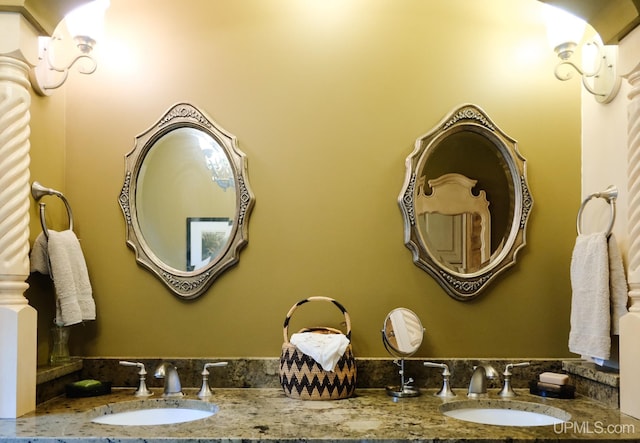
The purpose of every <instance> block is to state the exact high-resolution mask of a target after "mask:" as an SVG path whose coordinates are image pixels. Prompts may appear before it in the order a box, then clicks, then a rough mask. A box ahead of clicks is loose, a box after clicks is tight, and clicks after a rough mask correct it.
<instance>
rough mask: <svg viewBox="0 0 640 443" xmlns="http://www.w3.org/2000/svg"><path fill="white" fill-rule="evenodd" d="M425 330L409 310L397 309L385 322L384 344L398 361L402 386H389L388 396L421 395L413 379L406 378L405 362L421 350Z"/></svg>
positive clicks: (395, 361)
mask: <svg viewBox="0 0 640 443" xmlns="http://www.w3.org/2000/svg"><path fill="white" fill-rule="evenodd" d="M423 335H424V328H423V327H422V322H421V321H420V319H419V318H418V316H417V315H416V314H415V313H414V312H413V311H411V310H409V309H407V308H396V309H394V310H393V311H391V312H390V313H389V314H388V315H387V318H385V320H384V327H383V328H382V343H383V344H384V347H385V348H386V349H387V351H388V352H389V354H391V355H392V356H393V357H395V358H397V359H398V360H399V361H398V360H394V363H395V364H396V365H398V366H399V367H400V370H399V371H398V373H399V374H400V384H399V385H398V386H387V394H388V395H391V396H392V397H416V396H418V395H420V391H419V390H418V389H417V388H414V387H413V386H411V383H413V379H412V378H406V377H405V372H404V360H405V358H407V357H410V356H412V355H413V354H415V352H416V351H417V350H418V349H419V348H420V345H421V344H422V337H423Z"/></svg>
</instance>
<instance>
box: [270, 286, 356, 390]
mask: <svg viewBox="0 0 640 443" xmlns="http://www.w3.org/2000/svg"><path fill="white" fill-rule="evenodd" d="M310 301H327V302H331V303H333V304H334V305H335V306H337V307H338V309H340V311H341V312H342V314H343V315H344V318H345V320H346V328H347V333H346V336H347V338H348V339H349V340H351V319H350V318H349V314H348V313H347V311H346V310H345V308H344V307H343V306H342V305H341V304H340V303H338V302H337V301H335V300H334V299H332V298H329V297H309V298H307V299H304V300H302V301H299V302H298V303H296V304H295V305H293V307H292V308H291V309H290V310H289V313H288V314H287V318H286V319H285V320H284V329H283V335H284V343H283V344H282V353H281V354H280V384H281V385H282V389H283V390H284V393H285V394H286V395H287V396H288V397H291V398H296V399H301V400H339V399H342V398H348V397H351V395H353V392H354V391H355V389H356V360H355V358H354V357H353V351H352V349H351V343H349V345H348V346H347V349H346V350H345V352H344V354H343V355H342V357H340V360H338V363H337V364H336V366H335V368H334V370H333V371H325V370H324V369H322V366H320V364H319V363H318V362H316V361H315V360H314V359H313V358H312V357H310V356H308V355H305V354H303V353H302V352H301V351H300V350H299V349H298V348H296V347H295V345H293V344H291V343H290V342H289V320H290V319H291V316H292V315H293V312H294V311H295V310H296V309H297V308H298V306H300V305H303V304H305V303H307V302H310ZM300 332H314V333H318V334H340V333H341V331H339V330H337V329H333V328H328V327H314V328H305V329H303V330H301V331H300Z"/></svg>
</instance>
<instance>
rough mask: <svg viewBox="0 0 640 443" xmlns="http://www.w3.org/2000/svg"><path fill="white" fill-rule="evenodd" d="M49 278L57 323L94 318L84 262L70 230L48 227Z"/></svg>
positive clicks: (93, 304)
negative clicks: (55, 229) (54, 298)
mask: <svg viewBox="0 0 640 443" xmlns="http://www.w3.org/2000/svg"><path fill="white" fill-rule="evenodd" d="M47 250H48V253H49V262H50V264H51V277H52V278H53V284H54V286H55V288H56V322H57V323H58V324H62V325H64V326H69V325H73V324H76V323H80V322H81V321H83V320H95V318H96V307H95V302H94V301H93V295H92V289H91V283H90V282H89V273H88V272H87V264H86V262H85V260H84V256H83V255H82V248H81V247H80V242H79V241H78V238H77V237H76V235H75V234H74V233H73V231H70V230H67V231H62V232H57V231H52V230H49V243H48V248H47Z"/></svg>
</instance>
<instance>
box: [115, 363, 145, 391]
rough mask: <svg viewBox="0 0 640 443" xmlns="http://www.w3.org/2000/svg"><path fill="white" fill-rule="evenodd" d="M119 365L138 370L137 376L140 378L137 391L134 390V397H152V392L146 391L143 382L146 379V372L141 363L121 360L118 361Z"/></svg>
mask: <svg viewBox="0 0 640 443" xmlns="http://www.w3.org/2000/svg"><path fill="white" fill-rule="evenodd" d="M120 365H121V366H135V367H137V368H140V371H138V375H139V376H140V379H139V384H138V389H136V390H135V392H134V393H133V395H135V396H136V397H151V396H152V395H153V392H151V391H150V390H149V389H147V384H146V382H145V380H146V379H147V371H146V369H145V367H144V364H143V363H140V362H132V361H124V360H122V361H120Z"/></svg>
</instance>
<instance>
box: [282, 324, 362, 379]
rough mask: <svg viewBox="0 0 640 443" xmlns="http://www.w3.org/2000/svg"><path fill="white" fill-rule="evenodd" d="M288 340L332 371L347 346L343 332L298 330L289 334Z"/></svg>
mask: <svg viewBox="0 0 640 443" xmlns="http://www.w3.org/2000/svg"><path fill="white" fill-rule="evenodd" d="M289 341H290V342H291V344H293V345H295V347H296V348H298V349H299V350H300V352H302V353H303V354H305V355H308V356H309V357H311V358H313V359H314V360H315V361H316V362H318V363H319V364H320V366H322V369H324V370H325V371H333V368H335V366H336V363H338V360H340V357H342V355H343V354H344V351H345V350H346V349H347V346H349V339H348V338H347V337H346V336H345V335H344V334H318V333H315V332H298V333H296V334H293V335H291V339H290V340H289Z"/></svg>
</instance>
